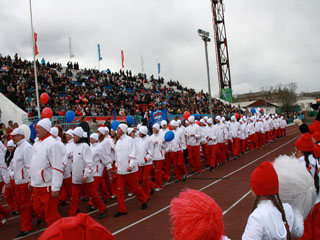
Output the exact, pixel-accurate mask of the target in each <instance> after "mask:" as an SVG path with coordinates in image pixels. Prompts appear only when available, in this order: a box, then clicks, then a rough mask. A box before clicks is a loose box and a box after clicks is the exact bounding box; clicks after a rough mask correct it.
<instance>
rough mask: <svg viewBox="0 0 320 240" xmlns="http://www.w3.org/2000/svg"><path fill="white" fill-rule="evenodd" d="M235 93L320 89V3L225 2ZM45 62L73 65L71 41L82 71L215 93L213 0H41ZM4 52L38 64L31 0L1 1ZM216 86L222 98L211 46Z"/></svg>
mask: <svg viewBox="0 0 320 240" xmlns="http://www.w3.org/2000/svg"><path fill="white" fill-rule="evenodd" d="M224 3H225V21H226V30H227V39H228V45H229V57H230V67H231V81H232V88H233V93H234V94H237V93H244V92H250V91H259V90H260V88H261V87H262V86H265V87H269V86H272V85H276V84H279V83H282V84H285V83H289V82H297V84H298V91H299V92H300V91H319V90H320V84H319V83H320V81H319V75H320V61H319V58H320V47H319V44H320V31H319V29H320V27H319V26H320V14H319V12H320V1H319V0H307V1H301V0H300V1H299V0H268V1H261V0H260V1H258V0H225V1H224ZM32 9H33V21H34V28H35V30H36V32H37V33H38V48H39V52H40V53H39V55H38V58H40V59H41V58H42V57H44V58H45V59H46V60H49V61H55V62H61V63H62V64H63V65H65V64H66V63H67V61H68V60H69V43H68V41H69V40H68V39H69V37H72V44H73V45H72V48H73V52H74V54H75V57H74V58H73V61H78V62H79V64H80V68H84V67H90V68H93V67H97V66H98V56H97V43H100V45H101V54H102V58H103V60H102V61H101V62H100V69H102V70H104V69H107V68H109V69H110V70H111V71H118V70H119V69H120V68H121V50H123V51H124V55H125V63H124V65H125V69H131V70H132V72H133V73H135V74H137V73H138V72H141V63H140V55H142V56H143V58H144V69H145V72H146V73H147V74H148V76H150V75H151V74H154V75H156V76H157V63H158V62H159V63H161V73H160V75H161V76H163V77H164V78H165V80H166V81H168V80H170V79H173V80H179V81H180V82H181V83H183V85H185V86H188V87H193V88H195V89H196V90H201V89H204V90H205V91H207V89H208V88H207V86H208V85H207V77H206V68H205V55H204V46H203V42H202V41H201V40H200V38H199V36H198V34H197V29H198V28H202V29H204V30H207V31H209V32H210V36H211V37H212V38H213V24H212V12H211V1H210V0H86V1H85V0H33V1H32ZM0 16H1V28H0V31H1V34H0V53H2V54H3V55H8V54H10V55H11V56H13V55H14V54H15V53H16V52H17V53H18V54H19V55H20V56H21V57H22V58H27V59H32V44H31V24H30V12H29V1H27V0H23V1H22V0H16V1H11V0H10V1H9V0H3V1H1V8H0ZM208 51H209V64H210V75H211V87H212V91H213V93H214V94H217V93H218V86H219V85H218V78H217V66H216V53H215V46H214V43H213V42H211V43H209V47H208Z"/></svg>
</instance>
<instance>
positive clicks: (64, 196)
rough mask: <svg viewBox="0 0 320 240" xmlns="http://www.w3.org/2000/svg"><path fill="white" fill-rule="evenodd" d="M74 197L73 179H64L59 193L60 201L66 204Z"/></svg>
mask: <svg viewBox="0 0 320 240" xmlns="http://www.w3.org/2000/svg"><path fill="white" fill-rule="evenodd" d="M71 195H72V177H68V178H65V179H63V183H62V187H61V189H60V193H59V200H61V201H64V202H66V201H67V200H70V198H71Z"/></svg>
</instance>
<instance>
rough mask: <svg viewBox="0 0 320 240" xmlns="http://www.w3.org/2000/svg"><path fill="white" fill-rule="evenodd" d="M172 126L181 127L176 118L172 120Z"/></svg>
mask: <svg viewBox="0 0 320 240" xmlns="http://www.w3.org/2000/svg"><path fill="white" fill-rule="evenodd" d="M171 126H172V127H179V124H178V123H177V121H176V120H172V121H171Z"/></svg>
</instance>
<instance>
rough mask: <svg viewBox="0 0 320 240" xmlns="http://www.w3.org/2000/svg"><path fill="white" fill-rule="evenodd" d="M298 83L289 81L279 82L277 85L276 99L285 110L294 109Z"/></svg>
mask: <svg viewBox="0 0 320 240" xmlns="http://www.w3.org/2000/svg"><path fill="white" fill-rule="evenodd" d="M296 91H297V84H296V83H289V84H287V85H282V84H279V85H278V86H276V87H275V96H276V101H277V103H279V105H280V106H281V109H282V111H283V112H291V111H293V110H294V107H295V104H296V102H297V93H296Z"/></svg>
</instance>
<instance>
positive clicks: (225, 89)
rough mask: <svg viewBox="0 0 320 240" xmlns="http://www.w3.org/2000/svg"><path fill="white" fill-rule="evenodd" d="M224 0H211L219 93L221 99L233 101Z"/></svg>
mask: <svg viewBox="0 0 320 240" xmlns="http://www.w3.org/2000/svg"><path fill="white" fill-rule="evenodd" d="M222 2H223V0H211V5H212V13H213V30H214V38H215V45H216V56H217V68H218V78H219V95H220V98H221V99H224V100H227V101H232V89H231V77H230V62H229V54H228V44H227V35H226V27H225V22H224V4H223V3H222Z"/></svg>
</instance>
